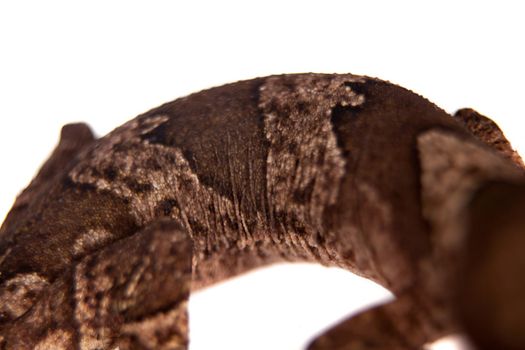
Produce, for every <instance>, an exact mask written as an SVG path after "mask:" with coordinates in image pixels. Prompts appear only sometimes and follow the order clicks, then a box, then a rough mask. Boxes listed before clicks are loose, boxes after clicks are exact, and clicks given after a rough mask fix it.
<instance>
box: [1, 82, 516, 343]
mask: <svg viewBox="0 0 525 350" xmlns="http://www.w3.org/2000/svg"><path fill="white" fill-rule="evenodd" d="M479 139H481V141H482V142H484V143H485V145H484V144H483V143H482V142H480V140H479ZM498 153H499V154H498ZM501 155H503V157H501ZM505 158H507V159H505ZM509 159H510V160H511V161H509ZM516 164H518V165H519V164H521V163H520V162H519V158H517V155H516V154H515V153H514V152H513V151H512V148H511V147H510V145H509V144H508V142H507V141H506V139H505V138H504V137H503V134H502V133H501V131H500V130H499V129H498V128H497V127H496V126H495V124H493V123H492V122H491V121H490V120H488V119H487V118H485V117H481V116H479V115H478V114H476V113H475V112H474V111H466V110H463V112H459V113H458V114H457V117H456V118H452V117H451V116H450V115H448V114H447V113H445V112H444V111H443V110H441V109H439V108H437V107H436V106H435V105H433V104H432V103H430V102H429V101H427V100H425V99H424V98H422V97H420V96H418V95H416V94H414V93H412V92H410V91H408V90H406V89H403V88H401V87H398V86H395V85H393V84H389V83H387V82H384V81H381V80H377V79H372V78H367V77H361V76H355V75H351V74H342V75H334V74H332V75H330V74H296V75H281V76H272V77H266V78H258V79H253V80H248V81H243V82H238V83H234V84H229V85H225V86H222V87H219V88H214V89H210V90H205V91H202V92H199V93H196V94H192V95H189V96H186V97H183V98H181V99H178V100H176V101H173V102H170V103H167V104H165V105H162V106H160V107H158V108H155V109H153V110H151V111H149V112H147V113H144V114H142V115H140V116H138V117H137V118H135V119H133V120H131V121H129V122H128V123H126V124H124V125H122V126H121V127H119V128H117V129H115V130H114V131H113V132H111V133H110V134H108V135H107V136H105V137H103V138H101V139H98V140H94V138H93V135H92V134H91V131H89V128H88V127H87V126H86V125H84V124H76V125H70V126H66V127H65V128H64V130H63V133H62V138H61V141H60V143H59V145H58V146H57V149H56V150H55V152H54V153H53V154H52V155H51V157H50V159H49V160H48V161H47V162H46V164H45V165H44V166H43V168H42V170H41V171H40V172H39V174H38V175H37V176H36V177H35V179H34V180H33V181H32V183H31V184H30V185H29V187H28V188H27V189H26V190H25V191H24V192H23V193H22V194H21V195H20V196H19V198H18V199H17V201H16V203H15V205H14V207H13V209H12V211H11V212H10V213H9V215H8V217H7V219H6V221H5V222H4V224H3V225H2V227H1V228H0V349H2V350H7V349H42V350H44V349H78V350H80V349H82V350H87V349H89V350H95V349H117V348H118V349H121V350H124V349H166V350H168V349H180V350H182V349H186V348H187V345H188V338H187V336H188V329H187V311H186V305H187V299H188V296H189V293H190V290H195V289H198V288H202V287H203V286H206V285H208V284H210V283H213V282H216V281H219V280H222V279H224V278H227V277H230V276H232V275H235V274H238V273H241V272H243V271H246V270H248V269H251V268H255V267H258V266H262V265H265V264H269V263H272V262H276V261H311V262H317V263H321V264H325V265H330V266H340V267H343V268H346V269H348V270H350V271H353V272H355V273H358V274H361V275H363V276H366V277H368V278H371V279H373V280H375V281H377V282H379V283H381V284H383V285H384V286H385V287H387V288H389V289H390V290H392V291H393V292H394V294H395V295H396V299H395V300H393V301H392V302H390V303H386V304H384V305H379V306H377V307H375V308H373V309H371V310H369V311H365V312H363V313H361V314H359V315H357V316H356V317H352V318H350V319H348V320H346V321H343V322H342V323H341V324H339V325H337V326H335V327H334V328H333V329H332V330H330V331H328V332H326V333H325V334H324V335H322V336H320V337H319V338H318V340H316V341H314V342H313V343H312V344H311V346H310V348H311V349H318V350H320V349H331V350H332V349H353V350H357V349H361V350H387V349H390V350H391V349H399V350H409V349H410V350H413V349H420V348H421V347H422V346H423V345H424V344H425V343H426V342H430V341H433V340H435V339H437V338H439V337H441V336H443V335H446V334H450V333H451V332H460V331H463V330H466V331H467V332H469V334H470V335H471V336H472V339H474V341H476V342H477V344H478V346H479V349H481V350H484V349H489V348H491V349H493V348H494V344H506V343H508V340H509V339H508V338H509V337H511V336H512V334H513V333H512V332H510V333H505V332H503V333H501V332H500V333H501V334H504V335H503V336H501V337H499V338H498V337H491V338H490V344H491V345H490V347H489V346H488V345H486V344H488V341H486V340H484V339H485V338H483V337H480V336H479V334H478V333H479V329H481V328H479V327H478V325H477V324H476V323H475V322H474V323H473V322H472V321H471V319H472V317H470V316H471V315H472V314H473V313H472V312H471V309H469V308H465V309H464V310H463V309H461V307H458V306H457V305H458V300H459V299H460V298H464V297H466V298H468V299H469V300H472V301H476V300H482V299H480V298H476V297H479V296H487V298H489V300H488V301H489V302H492V303H493V304H494V306H493V307H494V310H496V311H498V310H500V309H498V307H500V306H501V305H503V304H504V303H503V302H502V301H501V298H499V296H498V295H494V294H490V293H486V294H481V293H479V294H476V292H475V290H474V291H473V289H472V288H470V286H471V285H477V283H478V281H479V279H477V278H478V277H476V276H479V275H478V274H476V271H473V269H475V268H476V267H475V264H472V263H471V260H472V259H471V260H469V259H466V260H465V259H462V257H463V253H464V252H468V251H469V249H470V248H472V249H476V251H478V249H479V251H483V252H484V251H485V250H484V247H486V246H487V244H486V243H483V242H485V241H486V240H483V239H482V240H476V238H475V236H476V233H475V232H472V231H471V230H470V227H471V226H472V225H471V224H468V222H469V221H468V220H463V218H464V216H465V215H468V214H469V213H470V212H471V207H470V206H471V199H472V198H476V193H478V190H480V189H481V188H483V187H484V186H485V185H486V183H487V182H489V181H492V180H499V181H502V182H504V183H523V180H524V179H523V174H522V170H520V168H519V167H518V166H516ZM518 193H521V192H519V191H518ZM517 202H518V203H521V202H520V201H517ZM473 213H474V212H473ZM469 225H470V226H469ZM487 227H488V226H487ZM511 227H516V225H514V226H512V225H511ZM513 232H514V231H513ZM515 236H516V235H513V234H509V235H508V237H510V238H509V239H508V240H504V242H514V241H515ZM473 237H474V238H473ZM505 237H506V236H505ZM517 237H518V238H519V237H521V236H519V235H517ZM488 241H489V242H491V241H490V240H488ZM480 242H481V243H480ZM517 242H519V243H520V242H522V241H521V240H520V239H517ZM479 246H481V248H479ZM502 246H503V247H505V245H502ZM502 249H504V248H502ZM489 256H494V257H495V261H496V262H497V264H498V267H501V266H503V267H504V268H503V269H502V270H498V271H507V270H508V271H510V272H511V276H514V277H515V276H516V272H515V271H517V270H516V269H515V268H514V269H512V268H510V267H509V268H508V269H507V270H506V268H507V266H508V264H512V266H514V265H517V266H521V264H522V263H523V261H522V260H523V259H521V258H519V257H516V254H514V256H512V257H507V256H506V255H505V254H503V253H501V252H499V251H497V252H496V253H494V254H492V253H491V254H489ZM501 257H504V258H501ZM500 258H501V259H500ZM472 261H476V260H475V259H474V260H472ZM506 264H507V265H506ZM489 266H490V264H489ZM461 273H467V274H471V275H472V276H474V277H473V278H472V279H465V280H466V281H471V282H472V283H471V284H470V282H468V283H466V282H465V280H462V279H461V278H458V276H459V275H460V274H461ZM487 274H488V275H490V273H488V272H487ZM493 278H495V277H493ZM509 280H512V279H509ZM514 280H516V281H520V280H519V278H514ZM511 284H512V283H511ZM455 286H457V287H458V288H457V290H458V291H462V292H461V293H463V294H461V293H460V292H458V293H452V292H451V290H456V289H455V288H454V287H455ZM522 287H523V286H522V284H521V282H516V283H515V284H514V285H513V288H514V289H512V290H518V291H521V290H523V288H522ZM507 299H508V298H507ZM476 303H477V301H476V302H475V303H472V305H479V303H478V304H476ZM505 305H507V304H505ZM516 310H519V312H520V313H519V315H522V314H523V315H525V309H519V308H516ZM475 315H476V316H478V315H477V314H475ZM494 315H500V314H499V313H497V312H496V313H494ZM519 315H518V316H519ZM480 318H481V319H483V317H482V316H481V317H475V319H476V320H478V319H480ZM510 323H511V324H510V325H509V323H508V322H507V319H505V320H504V321H501V322H499V323H498V325H502V324H503V325H505V327H506V329H514V328H512V327H513V326H514V324H512V321H511V322H510ZM494 329H498V327H494ZM483 332H488V333H490V330H486V329H483ZM505 334H511V335H509V336H506V335H505ZM489 335H490V334H489ZM487 339H488V338H487ZM494 339H496V340H494ZM519 341H520V340H518V343H517V344H518V345H519V344H522V343H519ZM498 342H499V343H498ZM512 344H514V345H515V344H516V341H515V340H513V343H512ZM514 345H513V346H514ZM500 348H502V347H500ZM518 348H519V347H518ZM521 348H525V345H524V346H522V347H521Z"/></svg>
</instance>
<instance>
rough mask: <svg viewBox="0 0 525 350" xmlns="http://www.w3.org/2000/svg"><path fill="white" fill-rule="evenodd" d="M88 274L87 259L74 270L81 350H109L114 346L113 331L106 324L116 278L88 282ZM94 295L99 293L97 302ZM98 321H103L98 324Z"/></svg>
mask: <svg viewBox="0 0 525 350" xmlns="http://www.w3.org/2000/svg"><path fill="white" fill-rule="evenodd" d="M88 270H89V267H87V263H86V259H84V260H83V261H82V262H81V263H80V264H79V265H77V266H76V268H75V274H74V279H75V284H74V285H75V287H76V290H75V301H76V303H75V321H76V323H77V325H78V333H79V346H80V350H94V349H107V348H108V347H109V346H110V345H111V338H112V336H114V331H113V330H112V329H111V328H109V327H108V326H107V322H104V321H105V320H106V319H107V318H108V317H109V316H110V313H109V306H110V304H111V298H110V295H109V290H110V289H111V287H113V284H114V281H113V278H112V277H111V276H109V275H99V276H97V277H96V278H95V279H92V280H90V279H88V278H86V273H87V271H88ZM94 291H96V292H98V293H100V294H99V295H100V300H96V299H95V295H94ZM97 319H99V320H100V321H99V322H97Z"/></svg>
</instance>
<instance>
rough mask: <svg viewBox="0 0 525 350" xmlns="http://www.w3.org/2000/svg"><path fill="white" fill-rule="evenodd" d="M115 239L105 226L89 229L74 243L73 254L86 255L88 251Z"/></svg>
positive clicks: (77, 255)
mask: <svg viewBox="0 0 525 350" xmlns="http://www.w3.org/2000/svg"><path fill="white" fill-rule="evenodd" d="M112 239H113V235H112V234H111V232H109V231H108V230H106V229H104V228H96V229H88V230H87V232H85V233H83V234H81V235H80V236H79V237H77V239H76V240H75V243H73V255H74V256H75V257H79V256H84V255H85V254H86V252H90V251H94V250H95V249H97V248H98V247H101V246H102V247H103V246H105V245H106V244H107V243H108V242H110V241H111V240H112Z"/></svg>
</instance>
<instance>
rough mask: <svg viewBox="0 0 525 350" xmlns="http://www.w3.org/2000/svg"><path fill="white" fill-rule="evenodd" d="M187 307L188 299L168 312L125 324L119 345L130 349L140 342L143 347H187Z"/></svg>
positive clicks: (164, 348) (168, 348)
mask: <svg viewBox="0 0 525 350" xmlns="http://www.w3.org/2000/svg"><path fill="white" fill-rule="evenodd" d="M187 309H188V306H187V301H181V302H180V303H178V304H177V305H176V306H175V307H174V308H173V309H171V310H169V311H167V312H160V313H158V314H156V315H153V316H151V317H148V318H146V319H145V320H142V321H140V322H132V323H127V324H125V325H123V326H122V330H121V336H120V340H119V342H118V343H119V346H120V347H121V348H123V349H128V348H132V344H134V343H139V344H140V345H141V348H142V349H158V350H173V349H175V350H176V349H179V350H182V349H187V345H188V326H187V325H188V311H187Z"/></svg>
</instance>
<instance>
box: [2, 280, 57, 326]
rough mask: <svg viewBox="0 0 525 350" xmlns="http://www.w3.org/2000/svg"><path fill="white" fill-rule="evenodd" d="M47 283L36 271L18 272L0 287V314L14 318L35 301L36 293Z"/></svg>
mask: <svg viewBox="0 0 525 350" xmlns="http://www.w3.org/2000/svg"><path fill="white" fill-rule="evenodd" d="M48 285H49V282H48V281H47V279H45V278H43V277H42V276H40V275H38V274H37V273H27V274H18V275H16V276H15V277H13V278H11V279H9V280H7V281H6V282H5V283H4V284H3V285H2V286H1V287H0V300H2V304H0V315H1V314H4V315H8V316H9V318H10V319H16V318H17V317H19V316H21V315H23V314H24V313H25V312H26V311H27V310H29V308H30V307H31V306H33V304H34V303H35V301H36V299H37V297H38V295H39V294H40V292H41V291H42V290H44V288H46V287H47V286H48Z"/></svg>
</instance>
